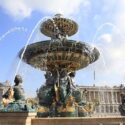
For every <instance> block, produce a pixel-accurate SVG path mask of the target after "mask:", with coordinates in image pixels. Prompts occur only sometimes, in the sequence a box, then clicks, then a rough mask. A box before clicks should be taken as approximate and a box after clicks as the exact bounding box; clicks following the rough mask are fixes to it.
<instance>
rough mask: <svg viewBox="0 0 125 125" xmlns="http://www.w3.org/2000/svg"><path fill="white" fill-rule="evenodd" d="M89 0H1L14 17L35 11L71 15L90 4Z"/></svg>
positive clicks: (24, 15)
mask: <svg viewBox="0 0 125 125" xmlns="http://www.w3.org/2000/svg"><path fill="white" fill-rule="evenodd" d="M89 4H90V3H89V1H88V0H72V1H70V0H61V1H59V0H32V2H31V0H18V1H17V0H4V1H3V0H0V6H1V7H2V8H3V9H4V10H5V11H6V13H8V14H9V15H11V16H13V17H14V18H25V17H28V16H30V15H31V13H32V12H33V11H39V12H47V13H62V14H65V15H70V14H73V13H77V12H78V11H79V8H80V6H81V5H83V7H86V6H89Z"/></svg>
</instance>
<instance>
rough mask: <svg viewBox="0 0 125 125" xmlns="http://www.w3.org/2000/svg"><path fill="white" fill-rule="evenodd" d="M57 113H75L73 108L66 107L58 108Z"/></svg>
mask: <svg viewBox="0 0 125 125" xmlns="http://www.w3.org/2000/svg"><path fill="white" fill-rule="evenodd" d="M57 110H58V112H59V113H60V112H75V106H66V107H63V106H61V107H59V108H58V109H57Z"/></svg>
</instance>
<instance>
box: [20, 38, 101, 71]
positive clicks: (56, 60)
mask: <svg viewBox="0 0 125 125" xmlns="http://www.w3.org/2000/svg"><path fill="white" fill-rule="evenodd" d="M23 50H24V49H22V50H21V52H20V53H19V56H20V57H21V54H22V53H23ZM98 58H99V51H98V50H97V49H96V48H92V47H91V46H89V45H88V44H86V43H84V42H76V41H75V40H67V39H66V40H64V41H60V40H59V39H58V40H56V41H51V40H47V41H41V42H37V43H33V44H30V45H28V47H27V49H26V51H25V53H24V56H23V60H24V61H25V62H26V63H28V64H30V65H32V66H33V67H35V68H38V69H41V70H46V69H47V70H50V71H51V70H52V69H54V68H57V67H60V69H61V68H67V70H68V71H74V70H79V69H82V68H84V67H86V66H88V65H89V64H91V63H93V62H95V61H96V60H97V59H98Z"/></svg>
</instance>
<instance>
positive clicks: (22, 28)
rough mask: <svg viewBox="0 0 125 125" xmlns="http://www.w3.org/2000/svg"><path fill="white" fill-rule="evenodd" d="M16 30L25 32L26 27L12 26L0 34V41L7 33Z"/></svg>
mask: <svg viewBox="0 0 125 125" xmlns="http://www.w3.org/2000/svg"><path fill="white" fill-rule="evenodd" d="M16 31H23V32H26V31H27V29H26V28H24V27H14V28H12V29H10V30H8V31H7V32H6V33H4V34H3V35H2V36H0V41H2V40H3V39H4V38H5V37H6V36H7V35H9V34H11V33H13V32H16Z"/></svg>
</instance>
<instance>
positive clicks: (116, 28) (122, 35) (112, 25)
mask: <svg viewBox="0 0 125 125" xmlns="http://www.w3.org/2000/svg"><path fill="white" fill-rule="evenodd" d="M105 26H111V27H113V28H114V29H115V30H116V31H118V33H119V34H120V36H121V37H122V38H123V39H124V40H125V36H124V34H123V33H122V32H121V30H120V29H119V28H118V27H117V26H116V25H115V24H112V23H110V22H107V23H104V24H102V25H101V26H100V27H99V28H98V29H97V30H96V33H95V35H94V37H93V39H92V43H94V42H95V40H96V38H97V35H98V33H99V31H101V30H102V29H103V28H104V27H105Z"/></svg>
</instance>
